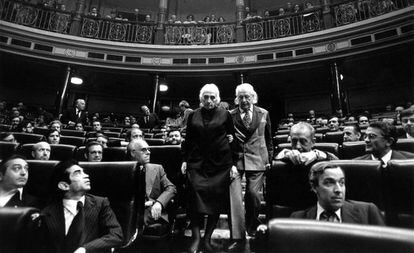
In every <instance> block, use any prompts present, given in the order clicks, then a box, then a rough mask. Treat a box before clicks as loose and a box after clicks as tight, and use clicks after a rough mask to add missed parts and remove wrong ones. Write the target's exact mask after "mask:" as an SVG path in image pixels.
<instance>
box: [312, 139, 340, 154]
mask: <svg viewBox="0 0 414 253" xmlns="http://www.w3.org/2000/svg"><path fill="white" fill-rule="evenodd" d="M313 147H314V148H315V149H319V150H321V151H325V152H329V153H332V154H334V155H336V156H338V153H339V144H338V143H327V142H317V143H315V145H314V146H313Z"/></svg>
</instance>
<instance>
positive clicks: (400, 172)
mask: <svg viewBox="0 0 414 253" xmlns="http://www.w3.org/2000/svg"><path fill="white" fill-rule="evenodd" d="M330 163H332V164H334V165H338V166H340V167H341V168H342V169H343V170H344V172H345V178H346V180H345V182H346V198H347V199H351V200H359V201H366V202H373V203H375V204H376V205H377V206H378V207H379V208H380V209H381V210H382V211H384V212H385V217H386V223H387V224H388V225H391V226H402V227H412V228H414V170H413V168H414V159H411V160H391V161H390V162H388V164H387V166H386V167H385V168H383V167H382V166H381V162H380V161H368V160H333V161H330ZM308 172H309V168H306V167H303V166H294V165H291V164H288V163H285V162H281V161H273V164H272V167H271V169H270V170H268V171H267V175H266V195H265V199H266V205H267V215H268V216H267V217H275V218H277V217H288V216H290V214H291V212H293V211H296V210H300V209H305V208H307V207H309V206H312V205H314V204H315V203H316V196H315V194H314V193H313V192H311V188H310V185H309V182H308Z"/></svg>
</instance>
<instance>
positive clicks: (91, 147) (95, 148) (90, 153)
mask: <svg viewBox="0 0 414 253" xmlns="http://www.w3.org/2000/svg"><path fill="white" fill-rule="evenodd" d="M102 155H103V146H102V144H101V143H99V142H97V141H90V142H88V143H87V144H86V148H85V158H86V160H87V161H88V162H101V161H102V158H103V156H102Z"/></svg>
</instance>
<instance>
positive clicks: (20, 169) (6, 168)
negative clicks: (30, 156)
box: [0, 155, 40, 208]
mask: <svg viewBox="0 0 414 253" xmlns="http://www.w3.org/2000/svg"><path fill="white" fill-rule="evenodd" d="M28 178H29V165H28V164H27V162H26V160H25V158H24V157H22V156H19V155H11V156H9V157H6V158H5V159H3V160H2V161H1V163H0V208H1V207H25V206H30V207H39V204H40V203H39V200H38V199H37V198H35V197H33V196H31V195H29V194H27V193H26V191H23V187H24V186H25V185H26V183H27V180H28Z"/></svg>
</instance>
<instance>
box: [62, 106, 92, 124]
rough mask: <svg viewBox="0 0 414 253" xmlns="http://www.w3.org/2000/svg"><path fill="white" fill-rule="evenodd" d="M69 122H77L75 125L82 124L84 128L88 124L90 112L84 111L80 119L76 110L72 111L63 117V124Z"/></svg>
mask: <svg viewBox="0 0 414 253" xmlns="http://www.w3.org/2000/svg"><path fill="white" fill-rule="evenodd" d="M69 121H72V122H75V123H79V122H80V123H82V124H83V125H84V126H85V125H86V124H88V112H87V111H82V112H81V116H80V117H79V118H78V115H76V108H73V109H70V110H68V111H66V112H65V113H64V114H63V116H62V123H65V124H68V123H69Z"/></svg>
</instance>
